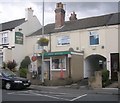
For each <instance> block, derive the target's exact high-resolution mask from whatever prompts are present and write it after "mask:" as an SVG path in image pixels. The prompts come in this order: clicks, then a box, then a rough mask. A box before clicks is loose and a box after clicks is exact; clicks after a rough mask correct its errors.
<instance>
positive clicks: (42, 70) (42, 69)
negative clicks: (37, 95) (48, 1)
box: [41, 0, 44, 83]
mask: <svg viewBox="0 0 120 103" xmlns="http://www.w3.org/2000/svg"><path fill="white" fill-rule="evenodd" d="M42 13H43V16H42V36H44V0H43V12H42ZM43 50H44V46H42V68H41V72H42V75H41V76H42V83H44V51H43Z"/></svg>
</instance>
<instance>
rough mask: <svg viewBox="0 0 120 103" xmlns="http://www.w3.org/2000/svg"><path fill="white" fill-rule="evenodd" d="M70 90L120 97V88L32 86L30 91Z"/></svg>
mask: <svg viewBox="0 0 120 103" xmlns="http://www.w3.org/2000/svg"><path fill="white" fill-rule="evenodd" d="M59 88H60V89H64V90H66V89H70V90H74V91H75V90H77V91H82V92H83V91H84V92H89V93H94V94H110V95H119V96H120V89H118V88H97V89H92V88H88V86H79V87H78V86H77V85H75V84H74V85H73V84H72V85H66V86H41V85H31V86H30V89H33V90H40V91H42V90H58V89H59Z"/></svg>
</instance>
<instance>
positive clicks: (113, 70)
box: [111, 53, 119, 81]
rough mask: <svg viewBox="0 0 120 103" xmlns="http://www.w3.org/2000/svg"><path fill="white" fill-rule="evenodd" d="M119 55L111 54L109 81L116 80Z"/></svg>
mask: <svg viewBox="0 0 120 103" xmlns="http://www.w3.org/2000/svg"><path fill="white" fill-rule="evenodd" d="M118 70H119V53H111V79H112V80H115V81H116V80H118V74H117V72H118Z"/></svg>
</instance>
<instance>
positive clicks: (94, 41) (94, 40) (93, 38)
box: [89, 31, 99, 45]
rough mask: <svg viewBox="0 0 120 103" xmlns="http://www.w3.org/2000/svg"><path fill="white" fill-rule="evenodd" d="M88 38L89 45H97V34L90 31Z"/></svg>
mask: <svg viewBox="0 0 120 103" xmlns="http://www.w3.org/2000/svg"><path fill="white" fill-rule="evenodd" d="M89 36H90V45H96V44H99V35H98V33H97V32H95V31H91V32H89Z"/></svg>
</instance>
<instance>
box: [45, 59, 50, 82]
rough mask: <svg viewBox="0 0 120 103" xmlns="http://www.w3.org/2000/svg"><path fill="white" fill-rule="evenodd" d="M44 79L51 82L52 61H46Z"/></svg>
mask: <svg viewBox="0 0 120 103" xmlns="http://www.w3.org/2000/svg"><path fill="white" fill-rule="evenodd" d="M44 78H45V79H49V80H50V61H45V69H44Z"/></svg>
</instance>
